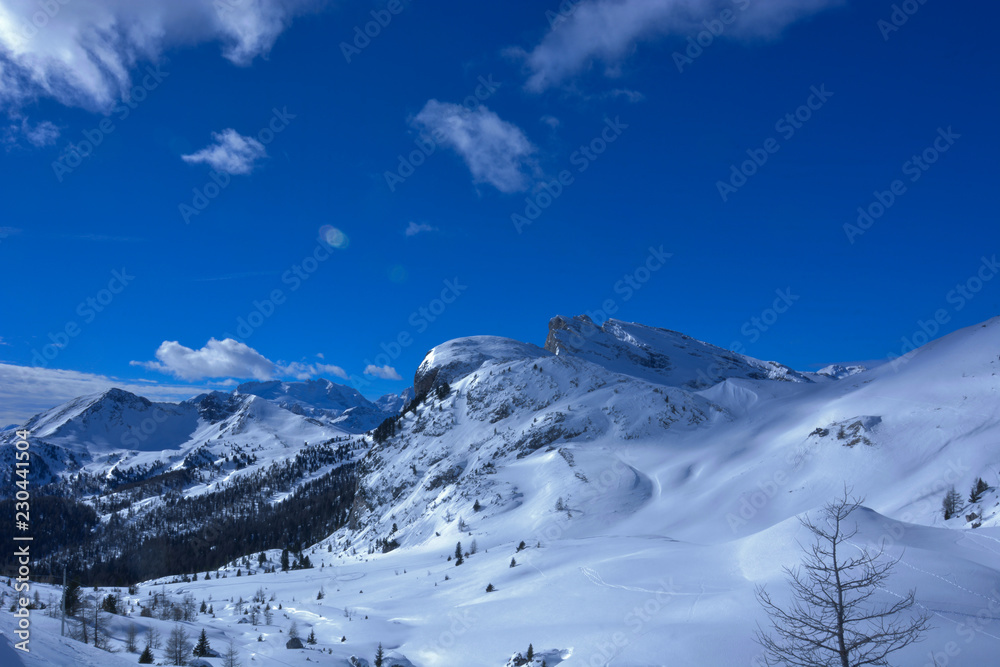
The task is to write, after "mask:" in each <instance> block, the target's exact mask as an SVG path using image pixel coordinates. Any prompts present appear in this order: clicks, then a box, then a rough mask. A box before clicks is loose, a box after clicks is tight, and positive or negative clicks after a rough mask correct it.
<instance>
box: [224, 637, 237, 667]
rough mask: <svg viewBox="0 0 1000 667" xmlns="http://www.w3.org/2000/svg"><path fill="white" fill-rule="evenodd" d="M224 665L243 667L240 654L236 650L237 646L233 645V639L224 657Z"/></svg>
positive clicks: (225, 666) (226, 666) (227, 666)
mask: <svg viewBox="0 0 1000 667" xmlns="http://www.w3.org/2000/svg"><path fill="white" fill-rule="evenodd" d="M222 664H223V666H224V667H241V665H240V654H239V651H237V650H236V644H234V643H233V640H232V639H230V640H229V646H228V648H226V652H225V654H224V655H223V656H222Z"/></svg>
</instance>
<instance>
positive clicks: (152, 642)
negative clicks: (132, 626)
mask: <svg viewBox="0 0 1000 667" xmlns="http://www.w3.org/2000/svg"><path fill="white" fill-rule="evenodd" d="M162 645H163V640H162V639H161V638H160V631H159V630H157V629H156V628H155V627H153V626H152V625H150V626H149V627H148V628H146V646H148V647H149V650H150V651H152V650H153V649H159V648H160V646H162Z"/></svg>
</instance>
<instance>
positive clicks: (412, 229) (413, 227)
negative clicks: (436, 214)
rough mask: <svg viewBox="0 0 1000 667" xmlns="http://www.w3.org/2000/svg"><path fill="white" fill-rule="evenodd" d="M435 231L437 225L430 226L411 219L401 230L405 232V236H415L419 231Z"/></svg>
mask: <svg viewBox="0 0 1000 667" xmlns="http://www.w3.org/2000/svg"><path fill="white" fill-rule="evenodd" d="M436 231H437V227H431V226H430V225H428V224H427V223H425V222H413V221H412V220H411V221H410V224H408V225H407V226H406V229H404V230H403V233H404V234H406V235H407V236H416V235H417V234H419V233H420V232H436Z"/></svg>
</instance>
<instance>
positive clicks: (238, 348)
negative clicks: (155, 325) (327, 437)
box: [129, 338, 348, 380]
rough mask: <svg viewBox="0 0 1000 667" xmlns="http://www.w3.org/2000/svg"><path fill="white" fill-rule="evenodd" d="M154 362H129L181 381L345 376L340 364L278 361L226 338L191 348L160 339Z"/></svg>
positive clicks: (244, 344) (303, 378) (211, 339)
mask: <svg viewBox="0 0 1000 667" xmlns="http://www.w3.org/2000/svg"><path fill="white" fill-rule="evenodd" d="M155 356H156V361H132V362H129V363H130V364H131V365H133V366H140V367H142V368H145V369H147V370H151V371H157V372H159V373H165V374H167V375H172V376H174V377H176V378H180V379H182V380H202V379H206V378H241V379H245V378H253V379H255V380H271V379H274V378H280V377H292V378H295V379H297V380H308V379H309V378H313V377H316V376H319V375H335V376H337V377H340V378H345V379H346V378H347V377H348V375H347V373H346V372H345V371H344V369H343V368H341V367H340V366H334V365H332V364H306V363H301V362H292V363H288V364H285V363H277V362H274V361H271V360H270V359H268V358H267V357H265V356H264V355H263V354H261V353H260V352H258V351H257V350H255V349H253V348H252V347H250V346H248V345H247V344H246V343H241V342H240V341H237V340H234V339H232V338H225V339H223V340H216V339H215V338H210V339H209V340H208V342H207V343H206V344H205V346H204V347H202V348H200V349H197V350H195V349H192V348H190V347H185V346H184V345H181V344H180V343H179V342H177V341H163V342H162V343H161V344H160V347H159V348H157V350H156V354H155Z"/></svg>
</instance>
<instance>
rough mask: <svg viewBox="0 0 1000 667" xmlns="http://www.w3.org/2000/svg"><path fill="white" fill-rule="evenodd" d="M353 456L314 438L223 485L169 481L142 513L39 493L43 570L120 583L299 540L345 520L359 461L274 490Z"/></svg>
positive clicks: (37, 548) (202, 567)
mask: <svg viewBox="0 0 1000 667" xmlns="http://www.w3.org/2000/svg"><path fill="white" fill-rule="evenodd" d="M349 457H350V449H349V446H348V445H341V446H339V447H337V448H336V449H334V448H331V447H329V446H326V445H318V446H313V447H307V448H306V449H304V450H303V451H301V452H300V453H299V455H298V456H296V457H295V458H294V459H292V460H290V461H284V462H279V463H275V464H273V465H271V466H270V467H269V468H267V469H266V470H259V471H254V472H253V473H251V474H248V475H245V476H242V477H240V478H238V479H236V480H233V481H232V482H230V483H228V484H227V485H226V486H225V488H222V489H220V490H218V491H213V492H212V493H208V494H203V495H200V496H197V497H192V498H185V497H184V496H182V495H181V494H180V493H179V492H175V491H168V492H167V493H166V494H165V495H164V497H163V503H162V505H159V506H157V507H155V508H154V509H152V510H150V511H148V512H145V513H143V514H137V515H134V516H133V515H131V513H130V512H129V515H126V513H125V512H120V513H115V514H112V515H111V517H110V520H109V521H107V522H106V523H103V524H101V523H99V522H98V521H97V515H96V513H95V512H94V510H93V509H92V508H90V507H89V506H88V505H86V504H83V503H79V502H76V501H73V500H70V499H66V498H58V497H51V496H50V497H36V498H34V503H35V505H33V508H34V506H40V507H48V508H50V509H49V512H50V514H49V516H48V518H47V519H46V520H44V521H35V522H33V528H34V529H35V530H36V533H35V535H36V539H35V543H34V545H33V549H32V552H33V555H35V557H36V558H37V560H36V561H35V571H36V573H38V574H40V575H44V574H46V573H49V574H55V575H61V572H62V567H63V565H66V566H67V567H68V569H69V570H70V571H71V572H74V573H76V576H77V577H78V578H79V580H80V582H81V583H83V584H85V585H87V586H95V585H96V586H114V585H118V586H120V585H126V584H129V583H132V582H136V581H141V580H146V579H150V578H155V577H161V576H167V575H170V574H176V573H177V572H196V571H207V570H214V569H217V568H219V567H220V566H222V565H224V564H226V563H228V562H230V561H233V560H235V559H237V558H238V557H240V556H243V555H244V554H246V553H249V552H254V551H263V550H265V549H272V548H284V547H291V548H292V549H293V550H298V549H300V548H301V545H306V544H311V543H313V542H316V541H318V540H319V539H322V538H323V537H325V536H327V535H328V534H329V533H331V532H333V531H334V530H336V529H337V528H339V527H341V526H342V525H344V523H345V522H346V520H347V516H348V513H349V511H350V508H351V506H352V504H353V502H354V496H355V493H356V489H357V472H356V470H355V465H354V464H353V463H345V464H343V465H341V466H340V467H338V468H336V469H334V470H333V471H331V472H329V473H327V474H326V475H323V476H321V477H319V478H317V479H315V480H311V481H309V482H307V483H305V484H303V485H301V486H300V487H299V488H298V489H297V490H296V491H295V492H294V493H292V494H291V495H290V496H289V497H288V498H286V499H285V500H284V501H282V502H281V503H278V504H277V505H274V506H272V505H270V504H269V503H268V502H267V500H266V499H267V498H269V497H271V496H272V495H274V494H275V493H283V492H287V491H289V490H291V488H292V487H293V486H294V484H295V482H296V481H297V480H301V479H302V478H303V477H304V476H306V475H308V474H310V473H313V472H315V471H316V470H317V469H319V468H321V467H323V466H325V465H328V464H330V463H336V462H340V461H344V460H346V459H349ZM4 502H7V501H0V505H2V504H3V503H4ZM12 513H13V510H12V509H11V514H12ZM5 532H6V533H9V532H10V527H9V526H8V525H7V524H3V526H2V528H0V535H2V536H3V537H4V538H6V539H9V538H10V536H9V535H6V534H4V533H5ZM39 532H41V533H45V536H44V539H43V538H41V536H40V535H39ZM9 558H10V557H9V556H5V560H6V561H8V562H5V563H4V566H5V567H11V566H13V563H12V562H10V561H9Z"/></svg>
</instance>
